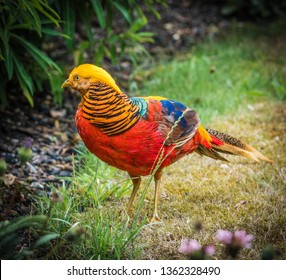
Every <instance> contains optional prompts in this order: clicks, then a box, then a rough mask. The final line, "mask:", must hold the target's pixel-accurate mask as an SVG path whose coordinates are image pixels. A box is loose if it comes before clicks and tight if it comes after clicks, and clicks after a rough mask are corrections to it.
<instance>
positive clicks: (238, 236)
mask: <svg viewBox="0 0 286 280" xmlns="http://www.w3.org/2000/svg"><path fill="white" fill-rule="evenodd" d="M233 238H234V243H236V244H237V245H238V246H240V247H242V248H248V249H249V248H251V241H252V240H253V238H254V237H253V235H252V234H247V233H246V231H245V230H236V231H235V232H234V234H233Z"/></svg>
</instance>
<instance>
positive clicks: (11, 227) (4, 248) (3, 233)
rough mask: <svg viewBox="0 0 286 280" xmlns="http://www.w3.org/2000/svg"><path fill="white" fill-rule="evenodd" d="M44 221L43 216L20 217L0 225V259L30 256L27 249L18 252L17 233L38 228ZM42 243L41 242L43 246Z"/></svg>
mask: <svg viewBox="0 0 286 280" xmlns="http://www.w3.org/2000/svg"><path fill="white" fill-rule="evenodd" d="M45 220H46V217H45V216H28V217H20V218H18V219H17V220H14V221H12V222H9V221H4V222H1V223H0V258H1V259H23V258H25V257H27V256H29V255H31V254H32V252H31V251H30V250H29V249H24V250H19V248H18V249H17V248H16V245H18V244H19V241H20V240H19V231H21V230H23V229H26V228H31V227H32V228H34V229H36V228H40V226H41V225H42V224H43V222H44V221H45ZM43 243H44V242H42V244H43Z"/></svg>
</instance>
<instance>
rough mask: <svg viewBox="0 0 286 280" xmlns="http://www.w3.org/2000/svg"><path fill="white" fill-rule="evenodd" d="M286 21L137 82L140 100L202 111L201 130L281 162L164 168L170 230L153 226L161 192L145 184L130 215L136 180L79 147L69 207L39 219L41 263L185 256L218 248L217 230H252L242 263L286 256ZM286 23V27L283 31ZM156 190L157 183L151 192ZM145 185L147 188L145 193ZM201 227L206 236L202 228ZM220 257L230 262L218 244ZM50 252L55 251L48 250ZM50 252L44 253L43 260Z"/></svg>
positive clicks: (233, 37)
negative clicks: (192, 248)
mask: <svg viewBox="0 0 286 280" xmlns="http://www.w3.org/2000/svg"><path fill="white" fill-rule="evenodd" d="M283 24H284V23H282V24H281V23H279V24H278V25H275V26H272V27H271V28H269V30H268V31H267V32H261V30H259V29H258V28H255V29H254V28H252V27H245V28H241V30H240V28H238V30H236V31H232V32H230V33H229V34H227V36H225V38H221V39H220V40H218V41H209V42H204V43H201V44H199V45H198V46H196V47H195V48H194V49H193V50H192V51H191V52H190V54H188V55H184V56H183V58H182V57H179V58H177V59H174V60H173V61H171V62H166V63H161V64H159V65H156V66H154V67H152V68H151V69H147V70H144V71H142V70H138V71H136V72H135V74H134V76H135V77H136V76H138V75H140V76H141V77H143V80H144V81H145V82H144V85H143V86H142V87H141V89H140V91H139V90H138V91H137V92H135V94H136V95H162V96H167V97H169V98H172V99H176V100H179V101H181V102H183V103H185V104H186V105H188V106H189V107H192V108H195V109H196V111H197V112H198V113H199V115H200V118H201V120H202V123H203V124H205V126H207V127H211V128H214V129H218V130H221V131H224V132H227V133H229V134H231V135H234V136H236V137H238V138H241V139H242V140H245V141H246V142H248V143H249V144H251V145H253V146H254V147H256V148H257V149H259V150H260V151H262V152H263V153H264V154H265V155H267V156H268V157H270V158H272V159H274V160H275V163H274V164H266V163H261V164H257V163H253V162H250V161H247V160H244V159H241V158H231V159H230V160H231V161H232V162H233V164H226V163H222V162H215V161H213V160H212V159H209V158H205V157H204V158H201V157H199V156H198V155H191V156H188V157H185V158H183V159H182V160H180V161H179V162H176V163H175V164H173V165H172V166H170V167H168V168H166V169H165V174H164V175H163V177H162V194H161V198H160V204H159V214H161V218H162V220H163V223H160V224H148V223H147V222H146V217H147V216H146V215H147V214H148V213H151V209H152V203H153V191H154V190H153V189H154V188H153V187H150V188H149V185H150V180H149V179H148V178H145V179H144V180H143V184H142V186H141V189H140V190H139V192H141V193H140V194H142V193H143V194H144V190H147V193H146V195H141V198H139V197H140V195H138V197H137V198H136V199H135V205H136V204H138V200H139V205H141V206H140V207H139V209H137V210H136V209H135V210H134V214H133V216H132V217H130V218H129V217H128V216H127V215H126V213H125V206H126V204H127V199H128V196H129V194H130V192H131V181H130V180H128V179H127V176H126V174H125V173H124V172H122V171H119V170H117V169H114V168H112V167H109V166H107V165H106V164H105V163H102V162H100V161H99V160H98V159H97V158H95V157H94V156H93V155H91V154H90V153H89V152H87V151H86V150H84V149H83V148H81V149H80V156H79V158H77V159H76V168H75V174H74V176H73V178H72V179H71V183H70V186H69V188H67V187H66V186H65V185H63V187H62V188H61V189H59V193H60V196H61V197H62V201H61V202H59V203H54V204H52V207H51V204H50V200H49V199H43V200H42V202H41V206H40V207H39V214H47V213H48V216H49V217H50V218H49V221H48V223H47V225H46V228H45V233H46V234H53V233H55V234H56V235H55V236H54V237H55V238H54V239H53V241H51V242H48V243H47V244H46V245H45V246H46V247H45V250H44V251H43V252H39V253H38V257H40V258H47V257H48V258H56V259H69V258H76V259H134V258H135V259H182V258H184V256H182V255H181V254H179V253H178V250H177V249H178V246H179V244H180V242H181V240H182V239H183V238H186V237H188V238H194V239H196V240H198V241H199V242H200V243H201V244H208V243H214V242H215V240H214V235H215V233H216V231H217V230H218V229H229V230H235V229H245V230H246V231H247V232H249V233H251V234H253V235H254V236H255V240H254V242H253V247H252V248H251V249H250V250H244V251H243V252H242V253H241V255H240V258H244V259H259V257H260V252H261V250H262V249H263V248H264V247H265V246H267V245H268V244H272V245H273V246H275V247H277V248H278V249H279V250H281V252H282V258H285V257H286V246H285V236H286V232H285V229H286V214H285V205H286V204H285V196H286V193H285V185H286V179H285V178H286V177H285V176H286V175H285V174H286V173H285V172H286V170H285V166H286V162H285V161H286V160H285V159H286V156H285V144H286V143H285V142H286V141H285V139H286V137H285V136H286V135H285V132H286V129H285V128H286V127H285V123H286V120H285V115H286V114H285V113H286V112H285V99H286V80H285V78H284V79H283V78H282V77H285V75H286V67H285V65H286V64H285V57H286V50H285V48H283V46H285V42H286V38H285V37H283V36H282V35H281V34H283V33H282V31H283V30H284V29H283V28H282V27H281V25H282V26H283ZM284 26H285V25H284ZM152 186H153V185H152ZM144 187H145V188H144ZM198 221H199V222H200V223H201V224H202V226H203V230H201V231H196V230H195V228H194V224H196V223H197V222H198ZM217 248H218V249H217V252H216V255H215V257H214V258H217V259H225V258H227V257H226V256H225V255H224V253H223V250H222V248H221V247H219V246H218V247H217ZM47 252H48V253H47ZM41 253H42V255H41Z"/></svg>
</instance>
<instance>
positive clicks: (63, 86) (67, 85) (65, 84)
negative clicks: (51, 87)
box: [61, 79, 71, 88]
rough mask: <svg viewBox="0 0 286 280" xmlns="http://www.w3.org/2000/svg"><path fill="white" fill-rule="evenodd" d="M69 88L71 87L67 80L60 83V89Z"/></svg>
mask: <svg viewBox="0 0 286 280" xmlns="http://www.w3.org/2000/svg"><path fill="white" fill-rule="evenodd" d="M70 86H71V83H70V81H69V79H67V80H65V81H64V82H63V83H62V85H61V88H65V87H70Z"/></svg>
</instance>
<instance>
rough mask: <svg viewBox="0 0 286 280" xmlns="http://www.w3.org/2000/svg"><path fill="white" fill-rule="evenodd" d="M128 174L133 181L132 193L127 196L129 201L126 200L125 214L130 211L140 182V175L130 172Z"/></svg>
mask: <svg viewBox="0 0 286 280" xmlns="http://www.w3.org/2000/svg"><path fill="white" fill-rule="evenodd" d="M128 174H129V176H130V177H131V180H132V183H133V190H132V193H131V196H130V198H129V202H128V205H127V214H128V215H129V214H130V212H131V207H132V204H133V200H134V198H135V196H136V193H137V191H138V189H139V187H140V184H141V177H140V176H137V175H132V174H130V173H128Z"/></svg>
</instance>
